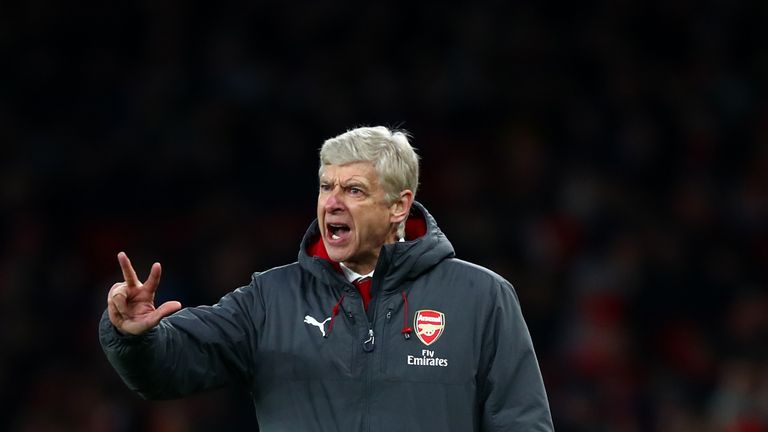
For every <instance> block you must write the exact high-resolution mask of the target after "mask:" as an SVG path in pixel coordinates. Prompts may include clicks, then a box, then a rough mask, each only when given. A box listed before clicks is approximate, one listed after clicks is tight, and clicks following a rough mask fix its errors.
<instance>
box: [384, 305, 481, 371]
mask: <svg viewBox="0 0 768 432" xmlns="http://www.w3.org/2000/svg"><path fill="white" fill-rule="evenodd" d="M429 297H433V296H429ZM429 297H425V296H421V295H419V293H418V290H415V291H413V294H412V295H411V296H409V307H408V316H407V317H405V319H404V312H405V310H404V307H402V306H403V305H401V304H399V302H396V301H395V302H388V303H389V304H388V305H387V306H386V308H387V312H386V315H385V317H384V319H383V320H382V321H383V322H384V324H383V325H382V326H381V335H380V337H379V341H378V343H379V346H378V349H379V350H380V353H379V356H378V357H379V371H380V373H381V378H382V379H383V380H389V381H410V382H424V383H444V384H474V381H475V374H476V370H477V367H476V364H477V358H478V357H479V355H477V354H476V353H478V352H479V345H478V343H477V340H476V338H475V337H474V325H473V324H471V323H470V321H472V317H471V315H472V314H470V313H468V312H467V311H466V310H465V311H463V312H462V311H461V310H458V308H457V307H456V305H455V304H450V302H445V301H444V300H440V299H437V298H434V299H433V298H429ZM453 303H455V302H453ZM382 306H384V305H382ZM387 316H388V317H387ZM404 327H411V329H412V331H411V333H410V338H408V339H406V338H405V337H404V335H403V332H402V330H403V328H404Z"/></svg>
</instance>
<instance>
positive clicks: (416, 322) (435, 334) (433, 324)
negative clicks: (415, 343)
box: [413, 309, 445, 346]
mask: <svg viewBox="0 0 768 432" xmlns="http://www.w3.org/2000/svg"><path fill="white" fill-rule="evenodd" d="M413 326H414V327H415V328H416V337H418V338H419V340H420V341H421V342H422V343H423V344H424V345H427V346H429V345H432V344H433V343H435V341H436V340H437V339H438V338H440V336H441V335H442V334H443V331H444V330H445V314H444V313H442V312H438V311H436V310H431V309H424V310H420V311H417V312H416V315H415V316H414V317H413Z"/></svg>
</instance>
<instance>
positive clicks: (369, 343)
mask: <svg viewBox="0 0 768 432" xmlns="http://www.w3.org/2000/svg"><path fill="white" fill-rule="evenodd" d="M375 342H376V338H375V337H374V336H373V329H372V328H369V329H368V339H367V340H365V341H363V351H365V352H371V351H373V344H374V343H375Z"/></svg>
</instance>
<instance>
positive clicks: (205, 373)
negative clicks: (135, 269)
mask: <svg viewBox="0 0 768 432" xmlns="http://www.w3.org/2000/svg"><path fill="white" fill-rule="evenodd" d="M255 285H256V279H255V278H254V279H253V280H252V282H251V284H250V285H249V286H246V287H242V288H238V289H237V290H235V291H233V292H231V293H229V294H227V295H225V296H224V297H222V299H221V300H220V301H219V303H217V304H216V305H214V306H200V307H194V308H185V309H182V310H181V311H179V312H177V313H175V314H173V315H171V316H168V317H165V318H163V319H162V320H161V321H160V323H159V324H158V325H157V326H156V327H155V328H153V329H152V330H150V331H148V332H147V333H144V334H142V335H139V336H131V335H122V334H120V333H119V332H118V331H117V330H116V329H115V327H114V326H113V325H112V323H111V321H110V320H109V317H108V315H107V313H106V311H105V312H104V314H103V315H102V317H101V322H100V323H99V339H100V342H101V347H102V349H103V350H104V353H105V354H106V356H107V359H108V360H109V362H110V363H111V364H112V366H113V367H114V368H115V370H116V371H117V373H118V374H119V375H120V377H121V378H122V380H123V381H124V382H125V384H126V385H127V386H128V388H130V389H131V390H133V391H135V392H137V393H138V394H139V395H141V396H142V397H143V398H145V399H172V398H177V397H181V396H185V395H188V394H191V393H195V392H199V391H203V390H209V389H215V388H220V387H223V386H225V385H228V384H231V383H238V384H241V385H244V386H247V385H249V384H250V383H251V382H252V377H253V373H254V361H253V360H254V351H255V348H256V347H255V345H256V337H257V334H256V333H257V329H258V328H259V326H261V325H262V324H263V321H264V308H263V303H262V301H261V298H260V296H259V295H258V293H257V291H256V289H255Z"/></svg>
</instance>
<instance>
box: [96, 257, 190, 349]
mask: <svg viewBox="0 0 768 432" xmlns="http://www.w3.org/2000/svg"><path fill="white" fill-rule="evenodd" d="M117 261H118V262H119V263H120V268H121V269H122V270H123V278H124V279H125V281H123V282H119V283H116V284H114V285H112V288H111V289H110V290H109V294H108V295H107V310H108V311H109V320H110V321H112V324H113V325H114V326H115V327H116V328H117V329H118V330H119V331H120V332H122V333H128V334H133V335H139V334H142V333H144V332H146V331H148V330H150V329H151V328H153V327H155V326H156V325H157V323H159V322H160V319H161V318H163V317H164V316H166V315H170V314H172V313H174V312H176V311H177V310H179V309H181V303H179V302H177V301H169V302H165V303H163V304H161V305H160V306H158V307H157V308H155V291H157V286H158V285H159V284H160V273H161V270H162V269H161V267H160V263H154V264H152V269H151V270H150V272H149V277H148V278H147V280H146V281H145V282H144V283H141V282H139V278H138V276H136V272H135V271H134V270H133V266H131V261H130V260H129V259H128V256H127V255H126V254H125V252H120V253H119V254H117Z"/></svg>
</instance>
